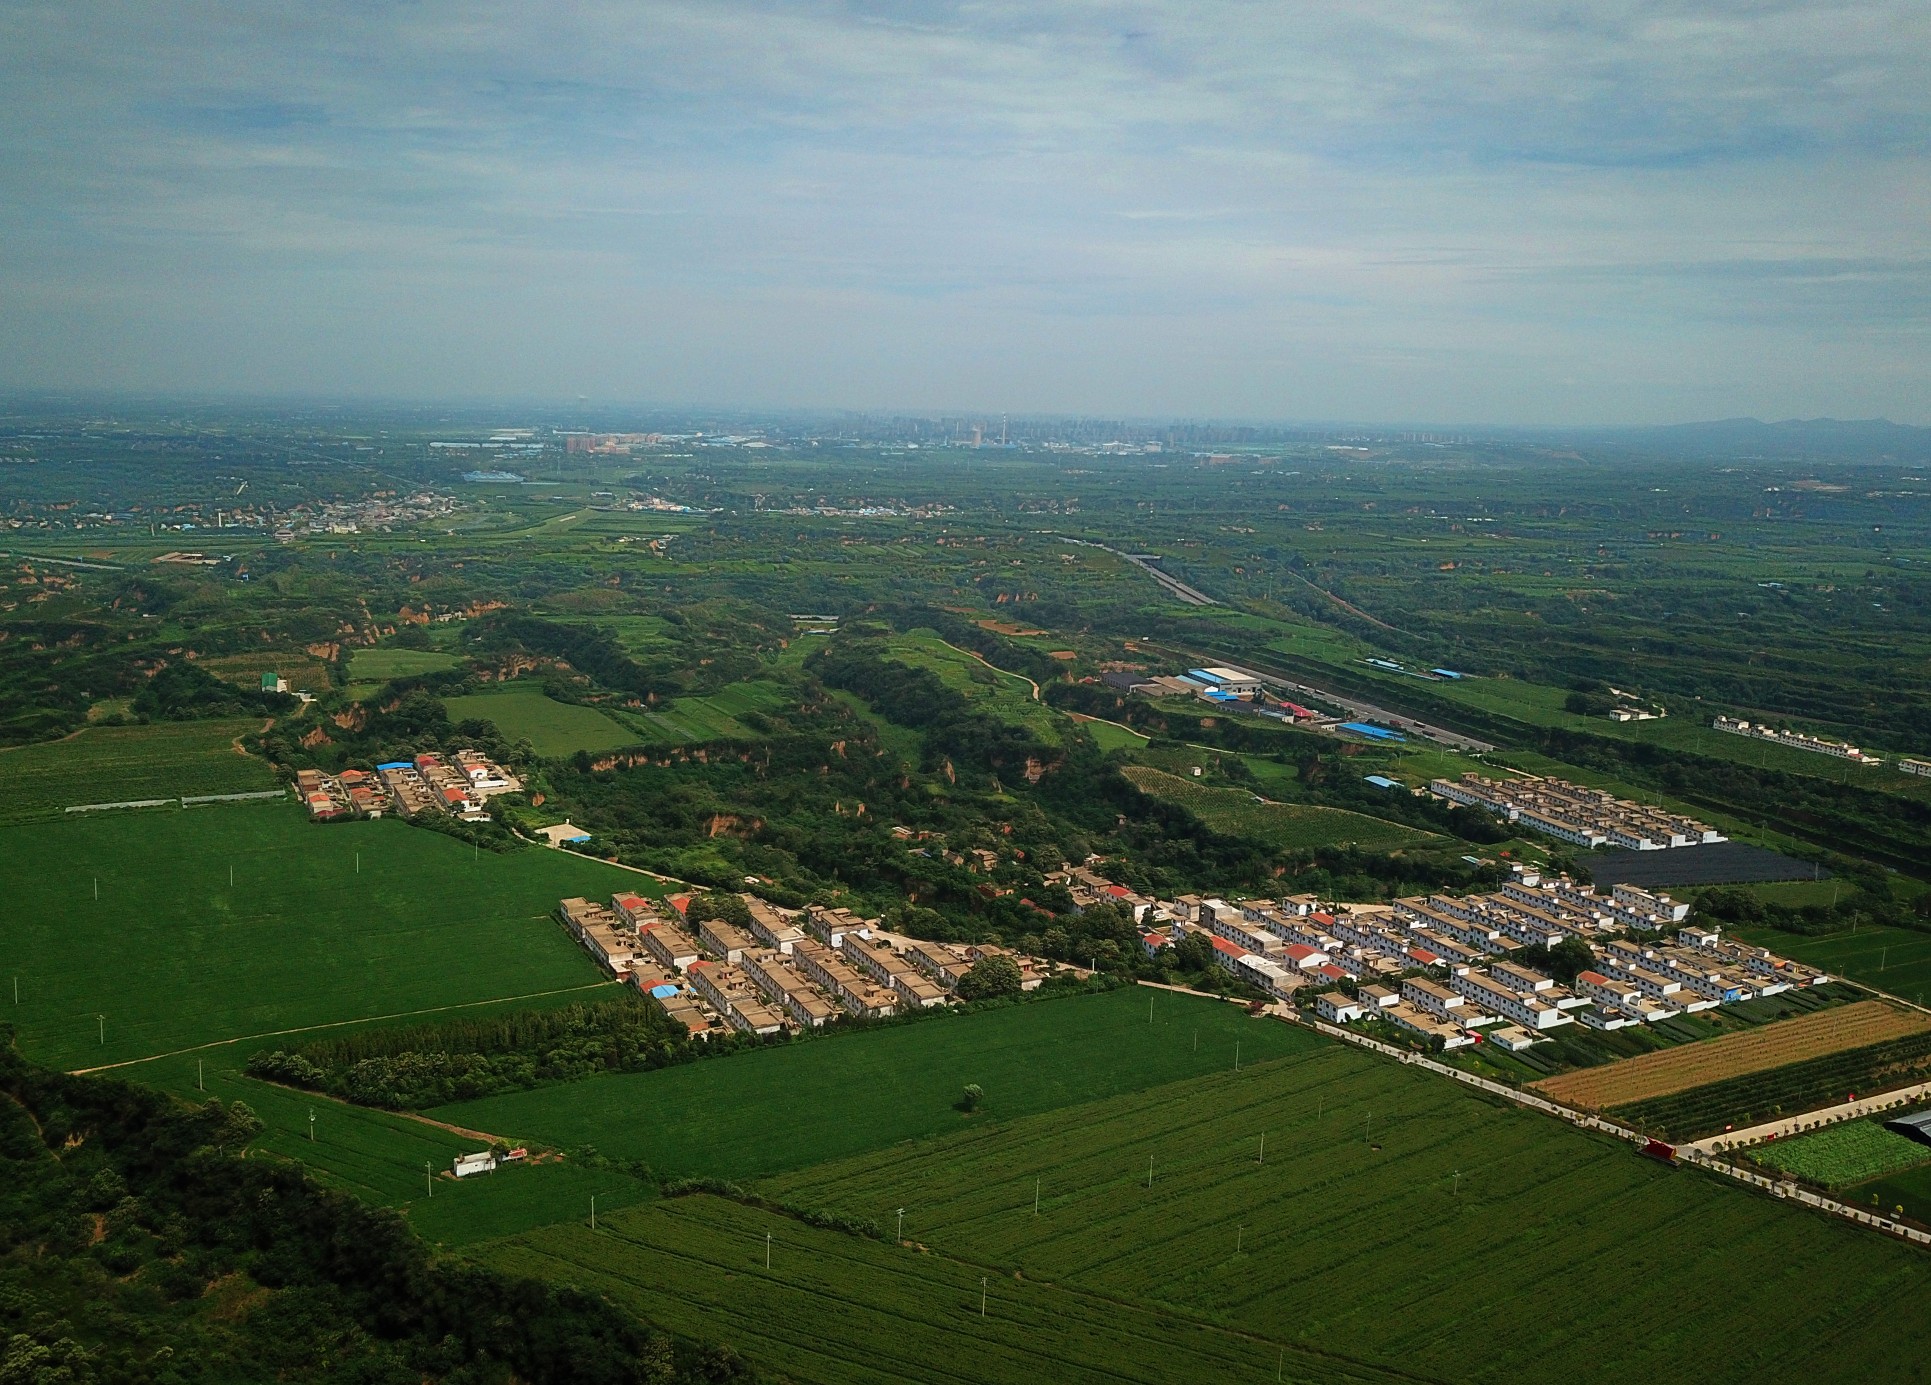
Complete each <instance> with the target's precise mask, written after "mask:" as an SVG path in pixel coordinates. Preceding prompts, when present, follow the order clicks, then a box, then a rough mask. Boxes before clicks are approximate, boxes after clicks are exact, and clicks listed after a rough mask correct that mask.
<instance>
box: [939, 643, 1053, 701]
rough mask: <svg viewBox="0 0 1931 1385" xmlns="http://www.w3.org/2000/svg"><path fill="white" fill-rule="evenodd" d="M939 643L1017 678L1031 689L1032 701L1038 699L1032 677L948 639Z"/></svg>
mask: <svg viewBox="0 0 1931 1385" xmlns="http://www.w3.org/2000/svg"><path fill="white" fill-rule="evenodd" d="M939 643H940V644H942V645H944V646H945V647H946V648H947V649H949V650H951V651H952V652H953V653H954V654H963V655H965V656H966V658H968V659H976V660H977V661H978V662H980V663H982V664H984V665H985V666H986V667H987V668H989V669H991V670H992V671H993V672H994V673H1000V674H1004V675H1005V676H1006V677H1008V678H1017V679H1018V680H1019V681H1020V682H1022V683H1024V684H1025V685H1026V686H1027V687H1029V688H1031V689H1032V690H1033V701H1035V702H1037V701H1039V684H1037V683H1035V682H1034V681H1033V680H1032V679H1030V678H1028V677H1027V676H1026V675H1025V674H1023V673H1014V672H1013V671H1012V670H1011V669H1009V668H1000V667H999V665H997V664H995V663H993V662H992V661H991V660H989V659H987V658H986V657H985V656H984V655H983V654H974V653H973V652H972V651H971V650H970V649H961V648H959V646H958V645H956V644H953V643H952V642H951V641H950V640H940V641H939Z"/></svg>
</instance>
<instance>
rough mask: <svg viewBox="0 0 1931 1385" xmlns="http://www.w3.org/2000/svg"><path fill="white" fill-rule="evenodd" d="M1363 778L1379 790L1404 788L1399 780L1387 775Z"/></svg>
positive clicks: (1372, 775)
mask: <svg viewBox="0 0 1931 1385" xmlns="http://www.w3.org/2000/svg"><path fill="white" fill-rule="evenodd" d="M1363 777H1364V778H1365V779H1366V780H1367V781H1368V782H1369V783H1370V784H1373V785H1374V786H1375V787H1376V788H1377V789H1399V788H1402V787H1403V785H1402V782H1401V781H1400V780H1399V779H1390V778H1389V777H1388V776H1387V775H1385V774H1369V775H1364V776H1363Z"/></svg>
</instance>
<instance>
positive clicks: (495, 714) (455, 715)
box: [443, 687, 638, 756]
mask: <svg viewBox="0 0 1931 1385" xmlns="http://www.w3.org/2000/svg"><path fill="white" fill-rule="evenodd" d="M443 705H444V706H446V707H447V708H448V709H449V719H450V720H451V721H462V720H464V719H465V718H467V717H480V718H482V719H483V720H486V721H493V722H495V723H496V729H497V730H499V731H501V732H502V733H503V734H504V735H505V736H507V737H509V739H511V740H521V739H523V738H524V737H528V738H529V741H530V743H531V744H532V745H534V746H535V747H536V753H537V754H539V755H548V756H564V755H574V754H575V753H576V752H577V751H579V750H585V751H591V752H595V751H599V750H616V749H617V748H619V747H620V746H626V745H635V744H637V740H638V738H637V736H636V735H635V734H634V733H632V732H631V731H630V730H629V729H628V728H626V727H624V726H621V725H619V724H618V723H617V722H615V721H612V720H611V719H610V718H609V717H607V716H605V715H604V714H603V713H602V712H600V711H598V710H597V709H596V708H595V707H580V706H577V705H576V704H575V703H570V702H558V701H557V700H556V699H555V698H552V697H547V696H545V695H544V693H543V690H542V689H541V688H518V687H509V688H503V689H500V690H492V691H490V692H485V693H474V694H471V695H469V696H466V697H451V698H445V699H444V701H443Z"/></svg>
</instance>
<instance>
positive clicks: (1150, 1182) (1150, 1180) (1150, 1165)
mask: <svg viewBox="0 0 1931 1385" xmlns="http://www.w3.org/2000/svg"><path fill="white" fill-rule="evenodd" d="M1152 1186H1153V1156H1152V1155H1151V1154H1149V1155H1147V1187H1149V1188H1151V1187H1152Z"/></svg>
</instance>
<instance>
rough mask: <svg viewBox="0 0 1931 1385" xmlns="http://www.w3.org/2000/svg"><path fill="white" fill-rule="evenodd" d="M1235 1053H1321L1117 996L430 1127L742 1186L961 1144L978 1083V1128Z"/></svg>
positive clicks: (1214, 1005) (648, 1080)
mask: <svg viewBox="0 0 1931 1385" xmlns="http://www.w3.org/2000/svg"><path fill="white" fill-rule="evenodd" d="M1149 999H1152V1000H1153V1005H1154V1023H1152V1024H1149V1023H1148V1022H1147V1010H1148V1001H1149ZM1196 1031H1197V1033H1198V1047H1196V1046H1195V1044H1196V1038H1195V1035H1196ZM1237 1041H1238V1042H1239V1043H1240V1044H1241V1045H1242V1056H1243V1058H1244V1059H1245V1060H1248V1061H1253V1060H1256V1059H1258V1058H1261V1057H1265V1056H1272V1055H1278V1054H1282V1053H1287V1052H1297V1051H1302V1050H1305V1049H1307V1048H1309V1047H1311V1046H1315V1045H1317V1044H1318V1043H1319V1042H1320V1041H1318V1040H1315V1039H1313V1038H1312V1037H1311V1036H1310V1035H1308V1034H1307V1033H1305V1032H1304V1031H1300V1030H1294V1029H1289V1028H1287V1027H1285V1026H1282V1025H1278V1024H1272V1023H1258V1022H1255V1021H1252V1020H1249V1019H1248V1018H1247V1016H1246V1015H1245V1013H1244V1012H1243V1011H1242V1010H1241V1009H1239V1008H1238V1007H1236V1006H1232V1005H1227V1004H1224V1003H1221V1002H1216V1001H1207V1000H1199V999H1195V998H1192V997H1188V996H1178V995H1167V994H1161V995H1159V996H1158V997H1154V996H1153V993H1151V992H1148V991H1144V990H1129V991H1116V992H1112V993H1109V994H1106V995H1098V996H1084V997H1077V998H1073V999H1061V1000H1053V1001H1044V1002H1037V1003H1033V1004H1028V1005H1019V1006H1013V1007H1010V1008H1006V1009H999V1010H992V1011H986V1012H981V1013H979V1014H974V1015H961V1016H947V1017H941V1018H934V1019H928V1020H925V1021H923V1022H920V1023H918V1024H912V1025H907V1026H903V1027H898V1028H889V1029H885V1030H881V1031H879V1032H876V1033H872V1034H866V1035H854V1036H843V1037H835V1038H828V1039H821V1040H814V1041H811V1042H807V1043H801V1044H797V1045H795V1046H792V1047H789V1048H782V1049H773V1050H767V1051H764V1052H760V1053H756V1054H750V1055H742V1056H738V1057H733V1058H729V1059H725V1060H722V1061H711V1062H702V1063H696V1064H693V1065H690V1066H688V1067H681V1068H671V1069H667V1070H664V1071H661V1072H652V1073H636V1074H622V1075H617V1076H610V1077H595V1078H591V1079H589V1080H587V1081H584V1082H577V1083H571V1084H569V1085H567V1086H561V1087H547V1088H540V1089H537V1090H535V1091H529V1092H517V1093H512V1094H509V1095H506V1096H497V1097H487V1098H484V1099H483V1100H480V1101H471V1102H462V1103H458V1104H456V1105H453V1106H446V1107H441V1108H438V1109H437V1110H435V1111H432V1112H431V1113H430V1114H432V1115H434V1116H435V1117H436V1118H438V1119H440V1120H447V1121H451V1122H453V1123H455V1124H457V1125H464V1126H471V1127H474V1128H477V1129H483V1130H490V1131H497V1132H501V1133H504V1134H509V1135H513V1136H514V1137H515V1138H518V1139H525V1138H527V1139H534V1140H546V1141H550V1142H553V1143H555V1144H559V1145H582V1144H590V1145H594V1146H595V1147H596V1148H597V1149H598V1150H599V1151H600V1152H602V1153H603V1154H606V1155H609V1156H611V1157H613V1158H622V1159H642V1160H644V1161H646V1162H647V1163H649V1164H650V1166H651V1167H652V1168H653V1169H655V1170H656V1171H657V1172H659V1173H662V1174H707V1175H713V1176H717V1177H723V1178H733V1179H740V1178H745V1177H749V1176H751V1175H754V1174H760V1173H769V1172H772V1171H775V1170H780V1169H791V1168H797V1167H799V1166H801V1165H804V1164H810V1163H816V1162H819V1161H821V1160H824V1159H830V1158H837V1157H840V1156H843V1155H849V1154H853V1153H857V1152H859V1151H862V1150H869V1149H877V1148H879V1147H881V1146H884V1145H889V1144H891V1143H893V1142H895V1141H900V1140H909V1139H916V1138H920V1137H924V1136H929V1135H935V1134H941V1133H944V1132H947V1131H952V1130H957V1129H959V1128H961V1127H963V1126H966V1125H968V1124H970V1123H971V1122H970V1121H969V1120H968V1118H967V1117H965V1116H962V1115H960V1114H959V1113H958V1112H956V1111H954V1110H953V1109H952V1103H953V1102H955V1101H957V1100H958V1099H959V1094H960V1092H961V1090H962V1089H963V1088H964V1086H965V1084H966V1083H968V1082H977V1083H979V1084H980V1085H981V1086H982V1087H984V1088H985V1092H986V1108H987V1110H986V1115H985V1116H983V1117H978V1118H974V1119H976V1120H981V1121H982V1120H985V1119H1009V1118H1012V1117H1015V1116H1020V1115H1025V1114H1030V1113H1032V1112H1037V1111H1047V1110H1054V1109H1058V1108H1060V1107H1065V1106H1069V1105H1073V1104H1075V1103H1077V1102H1082V1101H1087V1100H1090V1099H1092V1098H1095V1097H1099V1096H1105V1095H1110V1094H1112V1093H1115V1092H1121V1091H1132V1090H1137V1089H1139V1088H1141V1087H1145V1086H1149V1085H1151V1084H1153V1083H1156V1082H1161V1081H1170V1080H1174V1079H1178V1078H1181V1077H1188V1076H1197V1075H1199V1074H1202V1073H1207V1072H1214V1071H1217V1070H1219V1069H1220V1068H1222V1067H1231V1066H1232V1064H1233V1061H1234V1058H1235V1053H1234V1049H1235V1044H1236V1042H1237Z"/></svg>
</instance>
